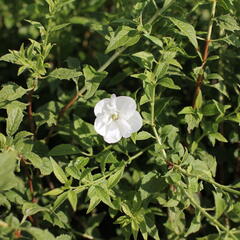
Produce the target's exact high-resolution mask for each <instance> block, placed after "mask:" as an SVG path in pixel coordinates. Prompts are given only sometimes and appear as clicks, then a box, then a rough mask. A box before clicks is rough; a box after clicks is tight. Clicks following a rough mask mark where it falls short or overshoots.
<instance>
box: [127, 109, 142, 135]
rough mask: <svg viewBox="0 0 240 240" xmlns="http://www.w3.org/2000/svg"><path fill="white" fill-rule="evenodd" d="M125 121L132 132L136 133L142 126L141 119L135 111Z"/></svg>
mask: <svg viewBox="0 0 240 240" xmlns="http://www.w3.org/2000/svg"><path fill="white" fill-rule="evenodd" d="M127 121H128V124H129V125H130V126H131V128H132V132H137V131H138V130H139V129H140V128H141V127H142V125H143V120H142V117H141V115H140V113H139V112H137V111H135V112H134V113H133V115H132V116H131V117H130V118H129V119H128V120H127Z"/></svg>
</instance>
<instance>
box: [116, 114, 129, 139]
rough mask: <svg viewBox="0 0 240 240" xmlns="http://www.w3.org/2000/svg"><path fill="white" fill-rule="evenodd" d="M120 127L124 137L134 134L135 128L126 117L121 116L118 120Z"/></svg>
mask: <svg viewBox="0 0 240 240" xmlns="http://www.w3.org/2000/svg"><path fill="white" fill-rule="evenodd" d="M116 123H117V125H118V128H119V130H120V133H121V135H122V136H123V137H124V138H128V137H130V136H131V135H132V133H133V130H132V127H131V125H130V124H129V123H128V122H127V120H125V119H124V118H120V119H118V120H117V121H116Z"/></svg>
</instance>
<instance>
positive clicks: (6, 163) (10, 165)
mask: <svg viewBox="0 0 240 240" xmlns="http://www.w3.org/2000/svg"><path fill="white" fill-rule="evenodd" d="M16 157H17V154H16V152H3V153H0V179H1V181H0V191H5V190H9V189H11V188H13V187H14V186H16V184H17V179H16V176H15V175H14V170H15V167H16Z"/></svg>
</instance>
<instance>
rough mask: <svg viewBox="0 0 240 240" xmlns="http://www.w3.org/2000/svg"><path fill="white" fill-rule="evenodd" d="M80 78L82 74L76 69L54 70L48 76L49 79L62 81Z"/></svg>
mask: <svg viewBox="0 0 240 240" xmlns="http://www.w3.org/2000/svg"><path fill="white" fill-rule="evenodd" d="M80 76H82V72H80V71H77V70H76V69H69V68H56V69H55V70H53V71H52V72H51V73H50V74H49V77H53V78H58V79H62V80H70V79H73V78H77V77H80Z"/></svg>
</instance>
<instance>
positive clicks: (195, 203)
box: [177, 184, 237, 240]
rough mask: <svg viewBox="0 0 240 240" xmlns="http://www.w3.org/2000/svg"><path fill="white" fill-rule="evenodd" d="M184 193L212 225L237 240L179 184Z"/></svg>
mask: <svg viewBox="0 0 240 240" xmlns="http://www.w3.org/2000/svg"><path fill="white" fill-rule="evenodd" d="M177 185H178V186H179V187H180V188H181V189H182V191H183V192H184V194H185V195H186V196H187V197H188V199H189V200H190V202H191V204H192V205H193V206H194V207H195V208H197V209H198V210H199V211H200V212H201V213H202V214H203V215H204V216H205V217H206V218H208V219H209V220H210V221H211V222H212V223H214V225H215V226H216V228H219V229H221V230H223V231H224V232H226V233H227V235H230V236H231V237H232V238H233V239H235V240H237V237H236V236H235V235H234V234H233V233H232V232H230V230H229V229H228V228H226V227H225V226H224V225H222V224H221V223H220V222H219V221H218V220H217V219H216V218H214V217H213V216H212V215H210V214H209V213H208V212H207V211H206V210H205V209H204V208H202V207H201V205H200V204H198V203H197V202H196V201H195V199H194V198H193V197H192V196H191V194H189V193H188V192H187V191H186V190H185V189H184V188H183V187H182V186H180V185H179V184H177Z"/></svg>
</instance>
